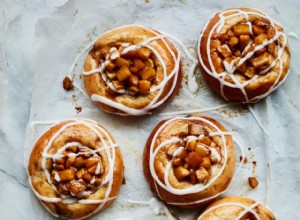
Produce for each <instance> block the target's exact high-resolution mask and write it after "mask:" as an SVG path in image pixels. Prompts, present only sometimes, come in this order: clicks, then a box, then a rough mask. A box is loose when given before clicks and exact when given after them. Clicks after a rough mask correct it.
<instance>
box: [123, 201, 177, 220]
mask: <svg viewBox="0 0 300 220" xmlns="http://www.w3.org/2000/svg"><path fill="white" fill-rule="evenodd" d="M128 202H129V203H134V204H143V205H149V206H150V208H151V209H152V210H153V213H154V214H155V215H159V214H161V213H162V212H163V213H165V214H166V215H167V217H168V220H176V218H174V216H173V215H172V214H171V212H170V211H169V209H168V207H167V206H166V205H165V204H164V203H163V202H162V201H160V200H158V199H156V198H155V197H153V198H151V199H150V200H149V201H148V202H145V201H137V200H131V199H129V200H128Z"/></svg>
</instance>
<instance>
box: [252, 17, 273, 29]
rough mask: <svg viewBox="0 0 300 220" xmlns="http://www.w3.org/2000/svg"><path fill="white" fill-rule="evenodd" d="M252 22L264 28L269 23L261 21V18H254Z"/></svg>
mask: <svg viewBox="0 0 300 220" xmlns="http://www.w3.org/2000/svg"><path fill="white" fill-rule="evenodd" d="M253 24H254V25H256V26H260V27H263V28H265V27H267V26H268V25H269V24H268V23H267V22H265V21H261V20H258V19H256V20H255V21H254V22H253Z"/></svg>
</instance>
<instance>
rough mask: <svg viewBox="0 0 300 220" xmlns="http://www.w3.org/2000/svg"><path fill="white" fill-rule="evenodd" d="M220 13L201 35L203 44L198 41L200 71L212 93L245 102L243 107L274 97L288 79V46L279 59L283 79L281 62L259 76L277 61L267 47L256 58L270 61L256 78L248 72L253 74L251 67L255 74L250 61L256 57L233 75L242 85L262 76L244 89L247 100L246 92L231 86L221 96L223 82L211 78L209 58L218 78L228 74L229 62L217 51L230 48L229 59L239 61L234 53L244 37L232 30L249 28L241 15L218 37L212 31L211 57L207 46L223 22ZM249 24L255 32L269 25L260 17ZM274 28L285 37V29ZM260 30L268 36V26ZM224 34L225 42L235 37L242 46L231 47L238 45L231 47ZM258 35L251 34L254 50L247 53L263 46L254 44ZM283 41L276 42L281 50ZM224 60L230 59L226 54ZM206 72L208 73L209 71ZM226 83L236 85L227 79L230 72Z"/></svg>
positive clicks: (226, 14) (234, 18)
mask: <svg viewBox="0 0 300 220" xmlns="http://www.w3.org/2000/svg"><path fill="white" fill-rule="evenodd" d="M228 10H241V11H244V12H255V13H258V14H260V15H263V14H262V13H261V12H260V11H258V10H255V9H251V8H238V9H228ZM226 11H227V10H226ZM226 11H224V12H226ZM220 13H222V12H219V13H217V14H215V15H214V16H213V18H212V19H211V20H210V21H209V23H208V25H207V26H206V28H205V29H204V30H203V32H202V35H201V36H202V38H200V40H199V45H198V49H199V51H198V58H199V61H200V68H201V72H202V73H203V76H204V79H205V80H206V82H207V84H208V85H209V87H210V88H211V89H213V90H214V91H215V92H216V93H217V94H219V95H220V96H223V97H224V98H225V99H227V100H231V101H239V102H244V103H248V102H256V101H259V100H260V99H261V98H264V97H265V96H267V95H268V94H269V93H271V92H272V91H273V90H274V89H272V88H273V87H276V86H279V85H280V83H281V82H283V80H284V79H285V78H286V75H287V74H288V71H289V67H290V52H289V47H288V44H286V47H285V48H284V51H283V53H282V55H281V56H280V58H281V60H282V74H281V75H280V77H279V74H280V61H279V60H277V61H276V65H275V66H274V67H273V68H270V70H268V71H267V72H266V73H263V74H260V73H258V72H260V71H261V72H263V70H264V69H263V68H267V67H268V65H269V64H270V63H271V62H273V61H274V60H276V57H277V56H276V55H274V54H272V55H273V56H269V55H270V54H271V53H272V51H271V49H272V48H271V47H270V46H268V45H267V46H265V47H264V48H263V49H262V50H260V51H261V52H260V51H258V52H257V53H255V55H254V57H255V58H256V57H259V55H263V57H264V58H266V57H267V58H270V59H269V61H268V63H267V64H266V65H264V66H262V67H259V68H257V69H255V74H253V72H252V75H249V72H251V71H249V72H247V73H245V71H246V67H251V68H249V70H252V71H253V69H254V67H253V65H254V64H253V65H252V64H251V60H253V58H254V57H251V58H250V59H248V61H246V62H245V63H246V66H245V68H241V69H240V70H236V71H235V72H234V75H235V76H236V78H237V80H238V81H239V82H240V83H241V84H242V83H244V82H246V81H247V80H250V79H251V78H253V76H254V75H257V76H259V77H258V78H257V79H255V80H253V81H252V82H250V83H249V84H248V85H247V86H245V92H246V94H247V97H245V95H244V94H243V92H242V90H241V89H240V88H232V87H231V86H228V85H224V87H223V94H222V87H221V84H222V83H220V81H219V80H218V79H217V78H216V76H212V74H210V73H209V72H211V71H212V68H211V66H210V64H209V57H211V59H212V63H213V66H214V68H215V69H216V72H217V74H220V73H221V72H224V71H226V68H225V67H224V61H225V60H226V58H225V57H224V56H223V55H222V54H220V51H218V48H219V46H220V45H229V49H230V50H231V52H232V55H229V57H227V59H228V60H230V59H231V58H232V57H234V59H236V58H237V59H239V57H240V56H241V55H237V56H236V55H235V51H236V49H237V48H236V47H239V46H241V45H240V44H241V37H240V38H239V36H242V35H239V36H238V35H237V36H235V35H234V33H233V34H232V32H230V31H231V30H232V29H231V28H232V27H234V26H236V25H237V24H243V25H247V24H245V22H246V20H245V18H244V16H243V15H242V14H241V15H239V16H235V17H232V18H229V19H226V23H225V25H224V27H223V28H222V30H221V31H220V33H219V34H217V33H216V29H215V30H214V31H213V33H212V35H211V36H212V38H211V41H210V49H211V52H210V55H208V51H207V43H208V39H209V34H210V32H211V31H212V29H213V28H214V26H215V25H216V24H217V23H218V22H219V21H220V18H219V14H220ZM233 13H235V12H227V13H225V16H228V15H232V14H233ZM249 21H250V22H251V25H252V31H253V27H254V26H255V22H258V21H263V22H266V23H269V21H267V20H266V19H265V18H263V17H261V16H257V15H249ZM255 27H256V28H257V27H258V26H257V25H256V26H255ZM274 27H275V28H276V30H277V31H279V32H281V33H283V29H282V27H280V26H279V25H278V24H275V25H274ZM258 28H259V27H258ZM259 30H262V31H265V32H267V30H268V26H265V27H264V28H262V29H259ZM229 32H230V33H229ZM224 33H225V34H226V35H223V37H224V36H226V38H228V36H229V37H230V36H232V35H234V36H233V37H234V38H235V37H236V38H235V40H236V42H239V43H237V46H230V45H234V44H235V43H234V41H232V42H233V43H232V44H230V43H229V40H230V39H222V38H221V35H222V34H224ZM228 33H229V34H228ZM255 33H257V32H254V33H253V34H250V38H253V39H252V40H253V43H252V46H251V47H250V48H249V49H248V51H251V50H253V48H254V46H258V45H260V44H259V43H255V42H256V41H255V38H254V37H257V36H258V35H259V34H258V33H259V32H258V33H257V35H256V34H255ZM243 36H245V35H243ZM262 36H264V33H263V34H262ZM224 38H225V37H224ZM238 40H239V41H238ZM246 40H247V39H246ZM266 40H267V39H266ZM282 41H283V36H281V37H280V38H279V40H278V41H275V42H274V43H276V47H277V49H278V42H279V43H282ZM250 42H251V39H250ZM272 46H273V45H272ZM242 47H243V48H244V46H242ZM277 49H276V50H277ZM241 50H242V49H241ZM270 51H271V52H270ZM239 52H242V51H239ZM259 53H260V54H259ZM245 54H247V53H245ZM225 56H227V54H225ZM242 57H244V55H242ZM261 59H262V57H261ZM201 61H202V62H201ZM254 66H255V65H254ZM269 66H270V65H269ZM207 69H208V70H209V71H207ZM278 77H279V79H277V78H278ZM277 80H278V81H277ZM225 81H226V82H228V83H231V84H236V83H234V82H233V81H232V80H231V79H230V77H228V72H227V77H226V78H225ZM223 84H224V83H223Z"/></svg>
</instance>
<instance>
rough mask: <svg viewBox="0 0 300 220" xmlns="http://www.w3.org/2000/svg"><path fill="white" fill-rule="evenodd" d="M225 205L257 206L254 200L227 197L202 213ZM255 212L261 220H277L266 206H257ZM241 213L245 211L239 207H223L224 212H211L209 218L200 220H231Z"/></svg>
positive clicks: (217, 209)
mask: <svg viewBox="0 0 300 220" xmlns="http://www.w3.org/2000/svg"><path fill="white" fill-rule="evenodd" d="M224 203H240V204H243V205H245V206H251V205H253V204H255V201H254V200H253V199H249V198H245V197H241V196H225V197H223V198H221V199H218V200H216V201H215V202H213V203H212V204H210V205H209V206H208V207H206V208H205V210H203V211H202V212H201V213H204V212H205V211H207V210H208V209H210V208H212V207H215V206H217V205H220V204H224ZM253 210H255V212H256V213H257V214H258V216H259V217H260V219H261V220H275V219H276V217H275V215H274V214H273V213H272V212H271V211H270V210H269V209H267V208H266V207H265V206H263V205H261V204H259V205H257V206H256V207H255V208H254V209H253ZM218 211H220V212H219V213H218ZM241 211H243V209H242V208H239V207H233V206H224V207H222V211H221V210H220V208H216V209H214V210H211V211H210V212H209V216H208V213H207V214H206V216H207V217H202V218H201V219H200V220H209V219H215V218H219V217H220V216H222V219H224V220H230V219H233V218H234V217H237V216H238V215H239V214H240V212H241ZM200 215H201V214H200ZM255 220H256V219H255Z"/></svg>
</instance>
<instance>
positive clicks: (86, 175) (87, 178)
mask: <svg viewBox="0 0 300 220" xmlns="http://www.w3.org/2000/svg"><path fill="white" fill-rule="evenodd" d="M82 179H83V180H84V181H85V182H86V183H90V182H91V180H92V179H93V176H92V175H91V174H89V173H85V174H83V175H82Z"/></svg>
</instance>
